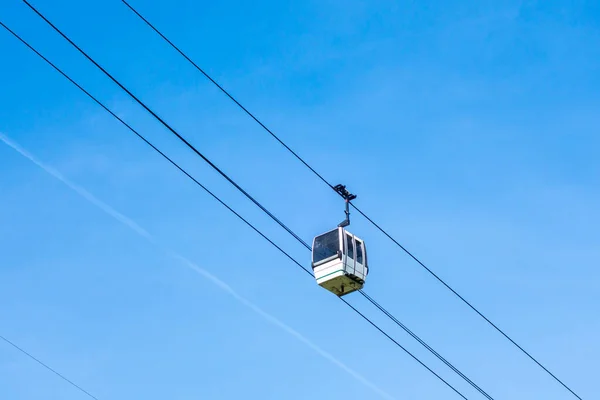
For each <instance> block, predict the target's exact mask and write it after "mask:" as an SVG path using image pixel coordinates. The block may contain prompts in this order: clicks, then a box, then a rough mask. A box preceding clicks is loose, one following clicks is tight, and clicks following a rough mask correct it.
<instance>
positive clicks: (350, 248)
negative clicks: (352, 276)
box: [346, 234, 354, 258]
mask: <svg viewBox="0 0 600 400" xmlns="http://www.w3.org/2000/svg"><path fill="white" fill-rule="evenodd" d="M346 245H347V246H348V252H347V253H346V254H347V255H348V257H350V258H354V241H353V240H352V236H350V235H348V234H346Z"/></svg>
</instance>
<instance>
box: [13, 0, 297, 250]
mask: <svg viewBox="0 0 600 400" xmlns="http://www.w3.org/2000/svg"><path fill="white" fill-rule="evenodd" d="M23 2H24V3H25V4H27V6H29V8H31V9H32V10H33V11H34V12H35V13H36V14H37V15H38V16H39V17H40V18H42V19H43V20H44V21H45V22H46V23H47V24H48V25H50V26H51V27H52V29H54V30H55V31H56V32H57V33H58V34H59V35H61V36H62V37H63V38H64V39H65V40H66V41H68V42H69V43H70V44H71V45H72V46H73V47H75V49H77V50H78V51H79V52H80V53H81V54H82V55H83V56H84V57H85V58H87V59H88V60H89V61H90V62H91V63H92V64H94V65H95V66H96V67H97V68H98V69H99V70H100V71H102V72H103V73H104V74H105V75H106V76H107V77H108V78H109V79H110V80H112V81H113V82H114V83H115V84H116V85H117V86H119V87H120V88H121V89H123V90H124V91H125V92H126V93H127V94H128V95H129V96H130V97H131V98H132V99H133V100H135V101H136V103H138V104H139V105H140V106H142V107H143V108H144V109H145V110H146V111H147V112H149V113H150V114H151V115H152V116H153V117H154V118H156V120H158V121H159V122H160V123H161V124H162V125H163V126H164V127H165V128H167V129H168V130H169V131H170V132H171V133H172V134H173V135H175V136H176V137H177V138H178V139H179V140H180V141H181V142H183V143H184V144H185V145H186V146H187V147H188V148H190V149H191V150H192V151H193V152H194V153H196V155H198V156H199V157H200V158H202V159H203V160H204V161H205V162H206V163H208V165H210V166H211V167H212V168H213V169H214V170H215V171H217V172H218V173H219V174H220V175H221V176H222V177H223V178H225V179H226V180H227V181H229V183H231V184H232V185H233V186H235V188H236V189H237V190H239V191H240V192H241V193H242V194H243V195H244V196H246V197H247V198H248V199H249V200H250V201H252V202H253V203H254V204H255V205H256V206H257V207H259V208H260V209H261V210H262V211H263V212H265V213H266V214H267V215H268V216H269V217H271V218H272V219H273V220H274V221H275V222H277V223H278V224H279V225H280V226H281V227H282V228H284V229H285V230H286V231H288V233H289V234H290V235H292V236H294V237H295V238H296V240H298V241H300V242H304V241H303V240H302V239H301V238H300V237H299V236H298V235H296V234H295V233H294V232H292V231H291V230H290V228H288V227H287V226H285V224H284V223H283V222H281V221H280V220H279V219H278V218H277V217H276V216H275V215H273V214H272V213H271V212H270V211H269V210H267V209H266V208H265V207H264V206H263V205H262V204H260V203H259V202H258V201H257V200H256V199H255V198H254V197H252V196H251V195H250V194H249V193H248V192H246V191H245V190H244V189H243V188H242V187H241V186H240V185H238V184H237V183H236V182H235V181H234V180H233V179H231V178H230V177H229V176H228V175H227V174H226V173H225V172H223V171H222V170H221V169H220V168H219V167H217V166H216V165H215V164H214V163H213V162H212V161H210V160H209V159H208V158H207V157H206V156H205V155H204V154H202V152H200V151H199V150H198V149H197V148H196V147H195V146H194V145H192V144H191V143H190V142H188V141H187V140H186V139H185V138H184V137H183V136H181V135H180V134H179V133H178V132H177V131H176V130H175V129H173V127H171V125H169V124H168V123H167V122H166V121H165V120H163V119H162V118H161V117H160V116H158V114H156V113H155V112H154V111H152V109H151V108H150V107H148V106H147V105H146V104H145V103H144V102H143V101H141V100H140V99H139V98H138V97H137V96H136V95H134V94H133V93H132V92H130V91H129V89H127V88H126V87H125V86H124V85H123V84H121V82H119V81H118V80H117V79H116V78H115V77H114V76H112V75H111V74H110V73H109V72H108V71H107V70H105V69H104V68H103V67H102V66H101V65H100V64H98V63H97V62H96V61H95V60H94V59H93V58H92V57H90V56H89V55H88V54H87V53H86V52H85V51H83V50H82V49H81V48H80V47H79V46H77V44H75V42H73V41H72V40H71V39H70V38H69V37H68V36H67V35H65V34H64V33H63V32H62V31H61V30H60V29H58V28H57V27H56V26H55V25H54V24H53V23H52V22H50V20H48V19H47V18H46V17H45V16H44V15H43V14H42V13H40V12H39V11H38V10H37V9H36V8H35V7H34V6H32V5H31V4H30V3H29V2H28V1H27V0H23ZM304 245H305V246H308V244H307V243H306V242H304Z"/></svg>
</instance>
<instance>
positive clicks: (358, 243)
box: [356, 240, 363, 264]
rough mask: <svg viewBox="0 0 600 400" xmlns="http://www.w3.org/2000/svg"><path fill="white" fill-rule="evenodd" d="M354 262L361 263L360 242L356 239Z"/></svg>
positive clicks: (361, 251)
mask: <svg viewBox="0 0 600 400" xmlns="http://www.w3.org/2000/svg"><path fill="white" fill-rule="evenodd" d="M356 262H357V263H359V264H362V263H363V250H362V243H361V242H359V241H358V240H357V241H356Z"/></svg>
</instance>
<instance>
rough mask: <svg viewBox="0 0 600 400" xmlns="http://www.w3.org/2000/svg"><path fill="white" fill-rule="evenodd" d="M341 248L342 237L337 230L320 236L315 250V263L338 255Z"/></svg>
mask: <svg viewBox="0 0 600 400" xmlns="http://www.w3.org/2000/svg"><path fill="white" fill-rule="evenodd" d="M339 248H340V237H339V232H338V230H337V229H336V230H333V231H331V232H327V233H325V234H323V235H321V236H318V237H317V238H316V239H315V244H314V248H313V263H318V262H319V261H322V260H324V259H326V258H329V257H331V256H334V255H337V252H338V250H339Z"/></svg>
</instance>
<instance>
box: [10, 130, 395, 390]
mask: <svg viewBox="0 0 600 400" xmlns="http://www.w3.org/2000/svg"><path fill="white" fill-rule="evenodd" d="M0 140H1V141H2V142H4V143H5V144H6V145H7V146H9V147H11V148H12V149H13V150H15V151H17V152H18V153H19V154H21V155H22V156H23V157H25V158H27V159H28V160H29V161H31V162H33V163H34V164H36V165H37V166H38V167H40V168H41V169H43V170H44V171H46V172H47V173H48V174H50V175H52V176H53V177H55V178H56V179H58V180H60V181H61V182H63V183H64V184H65V185H67V186H68V187H69V188H70V189H71V190H73V191H75V192H76V193H77V194H79V195H80V196H82V197H83V198H85V199H86V200H87V201H89V202H90V203H92V204H94V205H95V206H97V207H98V208H100V209H101V210H102V211H104V212H105V213H107V214H108V215H110V216H111V217H113V218H114V219H116V220H117V221H119V222H121V223H122V224H124V225H126V226H127V227H129V228H130V229H132V230H133V231H135V232H136V233H137V234H138V235H140V236H142V237H143V238H144V239H146V240H148V241H149V242H150V243H152V244H153V245H155V246H157V247H158V248H160V249H161V250H162V251H164V252H165V253H167V254H168V255H169V256H171V257H173V258H175V259H176V260H178V261H180V262H181V263H182V264H183V265H185V266H186V267H188V268H190V269H192V270H193V271H195V272H197V273H198V274H200V275H202V276H203V277H204V278H206V279H208V280H209V281H211V282H212V283H214V284H215V285H217V286H218V287H219V288H221V289H222V290H223V291H225V292H226V293H227V294H229V295H230V296H232V297H233V298H235V299H236V300H238V301H239V302H240V303H242V304H243V305H245V306H246V307H248V308H250V309H251V310H252V311H254V312H255V313H257V314H258V315H260V316H261V317H263V318H264V319H266V320H267V321H269V322H270V323H272V324H273V325H275V326H277V327H279V328H281V329H282V330H283V331H285V332H287V333H289V334H290V335H292V336H294V337H295V338H296V339H298V340H299V341H301V342H302V343H304V344H305V345H307V346H308V347H310V348H311V349H313V350H314V351H316V352H317V353H318V354H319V355H320V356H322V357H324V358H325V359H327V360H329V361H330V362H332V363H333V364H335V365H336V366H338V367H339V368H341V369H342V370H344V371H345V372H347V373H348V374H350V375H351V376H352V377H354V378H355V379H357V380H358V381H360V382H361V383H362V384H364V385H365V386H367V387H369V388H370V389H372V390H373V391H375V392H376V393H377V394H379V395H380V396H381V397H382V398H385V399H389V400H395V398H394V397H393V396H391V395H390V394H388V393H386V392H385V391H384V390H382V389H380V388H379V387H378V386H376V385H375V384H374V383H372V382H370V381H369V380H368V379H367V378H365V377H363V376H362V375H360V374H359V373H358V372H356V371H354V370H353V369H352V368H350V367H348V366H347V365H346V364H344V363H343V362H342V361H340V360H338V359H337V358H336V357H334V356H333V355H332V354H330V353H328V352H326V351H325V350H323V349H322V348H320V347H319V346H318V345H316V344H315V343H313V342H312V341H311V340H310V339H308V338H307V337H305V336H304V335H302V334H301V333H300V332H298V331H296V330H295V329H293V328H292V327H290V326H289V325H287V324H286V323H284V322H282V321H281V320H279V319H278V318H277V317H275V316H273V315H271V314H269V313H268V312H266V311H264V310H263V309H262V308H260V307H259V306H257V305H256V304H254V303H252V302H251V301H250V300H248V299H246V298H245V297H243V296H242V295H240V294H239V293H237V292H236V291H235V290H234V289H233V288H232V287H231V286H229V285H228V284H227V283H225V282H223V281H222V280H221V279H219V278H217V277H216V276H215V275H213V274H211V273H210V272H208V271H207V270H205V269H204V268H201V267H200V266H198V265H197V264H195V263H194V262H192V261H190V260H188V259H187V258H185V257H183V256H181V255H179V254H177V253H176V252H174V251H173V250H170V249H169V248H167V247H165V246H163V245H161V244H160V243H159V242H157V241H156V240H155V239H154V237H153V236H152V235H151V234H150V233H149V232H148V231H146V230H145V229H144V228H142V227H141V226H139V225H138V224H137V223H136V222H134V221H133V220H132V219H131V218H128V217H126V216H125V215H123V214H121V213H120V212H118V211H117V210H115V209H114V208H112V207H111V206H109V205H108V204H106V203H104V202H103V201H101V200H99V199H98V198H97V197H95V196H94V195H93V194H91V193H90V192H88V191H87V190H85V189H84V188H83V187H81V186H79V185H77V184H75V183H73V182H71V181H70V180H69V179H67V178H66V177H65V176H64V175H63V174H61V173H60V172H59V171H57V170H56V169H54V168H52V167H50V166H48V165H46V164H44V163H43V162H41V161H40V160H38V159H37V157H35V156H34V155H32V154H31V153H29V152H28V151H27V150H25V149H24V148H23V147H21V146H20V145H19V144H17V143H16V142H14V141H13V140H11V139H10V138H8V137H7V136H5V135H3V134H2V133H0Z"/></svg>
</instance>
